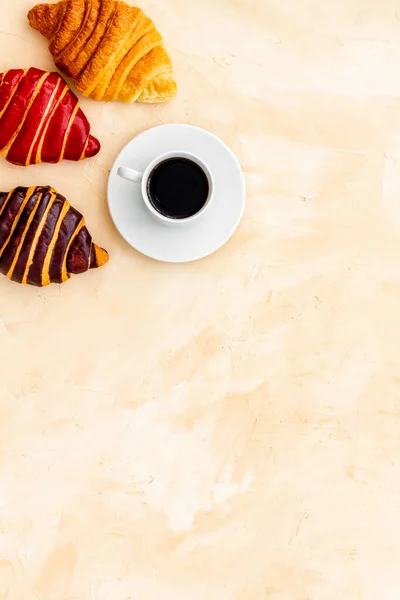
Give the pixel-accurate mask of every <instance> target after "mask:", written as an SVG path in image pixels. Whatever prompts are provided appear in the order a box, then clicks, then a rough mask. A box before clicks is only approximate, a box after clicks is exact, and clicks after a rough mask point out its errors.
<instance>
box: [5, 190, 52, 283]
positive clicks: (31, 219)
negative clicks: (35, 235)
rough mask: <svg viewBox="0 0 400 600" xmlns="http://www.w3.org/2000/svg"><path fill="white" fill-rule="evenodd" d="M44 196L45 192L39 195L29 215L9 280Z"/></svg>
mask: <svg viewBox="0 0 400 600" xmlns="http://www.w3.org/2000/svg"><path fill="white" fill-rule="evenodd" d="M42 196H43V192H42V193H41V194H38V198H37V201H36V204H35V207H34V209H33V210H32V212H31V214H30V215H29V219H28V221H27V223H26V227H25V231H24V233H23V234H22V237H21V241H20V243H19V246H18V248H17V251H16V253H15V256H14V260H13V261H12V264H11V267H10V269H9V271H8V273H7V277H8V278H9V279H12V276H13V275H14V269H15V265H16V264H17V262H18V259H19V255H20V254H21V250H22V247H23V245H24V242H25V238H26V235H27V233H28V231H29V228H30V226H31V224H32V221H33V219H34V218H35V214H36V211H37V209H38V208H39V205H40V202H41V200H42Z"/></svg>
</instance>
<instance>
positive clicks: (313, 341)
mask: <svg viewBox="0 0 400 600" xmlns="http://www.w3.org/2000/svg"><path fill="white" fill-rule="evenodd" d="M32 4H33V2H32V0H30V1H29V0H13V1H11V2H7V3H5V2H4V3H2V8H1V19H0V70H6V69H9V68H12V67H28V66H36V67H40V68H43V69H50V70H52V69H53V68H54V65H53V62H52V58H51V56H50V54H49V53H48V50H47V43H46V41H45V40H44V39H43V38H42V37H41V36H40V35H39V34H38V33H37V32H35V31H33V30H31V29H30V28H29V26H28V24H27V21H26V13H27V11H28V9H29V8H31V6H32ZM140 5H141V7H142V8H143V9H144V10H145V11H147V13H148V14H149V16H151V17H152V18H153V19H154V20H155V22H156V24H157V26H158V27H159V29H160V31H161V32H162V34H163V35H164V38H165V40H166V45H167V47H168V49H169V51H170V53H171V56H172V58H173V62H174V66H175V74H176V78H177V81H178V83H179V88H180V90H179V95H178V96H177V98H176V100H174V101H173V102H171V103H169V104H166V105H161V106H146V105H134V106H130V105H127V106H125V105H121V104H118V103H116V104H104V103H101V102H99V103H96V102H94V101H91V100H88V99H84V98H82V99H81V102H82V107H83V109H84V110H85V112H86V114H87V115H88V117H89V118H90V121H91V123H92V126H93V133H94V134H95V135H96V136H98V137H99V138H100V139H101V141H102V143H103V150H102V152H101V153H100V154H99V155H98V156H97V157H96V158H95V159H93V160H87V161H83V162H81V163H80V164H71V163H67V162H64V163H61V164H59V165H55V166H50V165H47V166H35V167H29V168H26V169H23V168H17V167H14V166H12V165H9V164H7V163H6V162H5V161H4V160H3V159H1V164H0V187H1V190H4V191H6V190H9V189H10V188H12V187H15V186H16V185H32V184H34V185H42V184H43V185H52V186H54V187H55V188H56V189H58V190H59V191H60V192H62V193H63V194H64V195H66V196H67V197H68V198H69V200H70V201H71V202H72V203H73V204H74V205H75V206H76V207H77V208H78V209H79V210H81V211H82V212H83V213H84V214H85V217H86V221H87V223H88V224H89V225H90V230H91V232H92V234H93V237H94V238H95V240H96V242H98V243H100V244H102V245H103V246H104V247H105V248H107V249H108V250H109V252H110V256H111V260H110V263H109V264H108V265H107V266H106V267H105V268H103V269H101V270H98V271H93V272H91V273H89V274H87V275H82V276H80V277H75V278H73V279H72V280H71V281H70V282H68V283H67V284H65V285H64V286H62V287H58V286H50V287H49V288H46V289H43V290H38V289H35V288H31V287H20V286H18V285H16V284H12V283H10V282H9V281H8V280H6V279H5V278H3V277H2V278H1V279H0V352H1V363H0V364H1V367H0V372H1V377H0V600H264V599H265V600H267V599H268V600H336V599H340V600H343V599H346V600H394V599H396V600H397V599H398V597H399V593H400V592H399V589H400V570H399V561H400V541H399V540H400V518H399V505H400V494H399V480H400V436H399V431H400V364H399V361H400V359H399V338H400V320H399V318H398V312H399V298H400V4H399V2H398V1H397V0H396V1H394V0H382V1H380V2H377V1H372V0H371V1H369V0H367V1H365V0H347V1H346V2H333V3H332V2H326V1H325V2H322V1H316V0H301V2H299V1H298V0H203V1H202V2H196V3H193V2H188V1H187V0H168V1H166V0H141V3H140ZM163 123H190V124H194V125H198V126H200V127H204V128H206V129H209V130H211V131H212V132H214V133H215V134H217V135H218V136H220V137H221V138H222V139H223V140H224V141H225V142H226V143H227V144H228V145H229V146H230V147H231V148H232V150H234V152H236V154H237V156H238V157H239V160H240V162H241V164H242V166H243V169H244V171H245V175H246V182H247V186H248V205H247V209H246V213H245V216H244V219H243V221H242V223H241V226H240V228H239V230H238V231H237V233H236V234H235V236H234V237H233V238H232V240H231V241H230V242H229V243H228V244H227V245H226V246H225V247H224V248H223V249H222V250H220V251H219V252H218V253H216V254H215V255H213V256H211V257H209V258H207V259H205V260H202V261H199V262H197V263H193V264H187V265H167V264H161V263H157V262H154V261H152V260H150V259H147V258H144V257H143V256H141V255H139V254H138V253H136V252H135V251H134V250H133V249H132V248H130V247H129V246H128V245H127V244H126V243H125V242H124V240H123V239H122V238H121V237H120V236H119V235H118V233H117V232H116V230H115V229H114V227H113V225H112V222H111V219H110V216H109V214H108V210H107V204H106V182H107V177H108V173H109V169H110V167H111V165H112V163H113V161H114V159H115V157H116V156H117V154H118V153H119V151H120V150H121V148H122V147H123V146H124V145H125V144H126V143H127V142H128V140H130V139H131V138H132V137H133V136H135V135H136V134H138V133H139V132H142V131H144V130H145V129H147V128H148V127H152V126H156V125H159V124H163Z"/></svg>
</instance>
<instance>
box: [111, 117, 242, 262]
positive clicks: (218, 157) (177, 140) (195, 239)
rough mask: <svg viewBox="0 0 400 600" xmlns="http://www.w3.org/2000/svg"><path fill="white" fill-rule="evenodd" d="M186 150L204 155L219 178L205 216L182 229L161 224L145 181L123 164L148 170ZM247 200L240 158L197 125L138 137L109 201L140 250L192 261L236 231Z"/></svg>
mask: <svg viewBox="0 0 400 600" xmlns="http://www.w3.org/2000/svg"><path fill="white" fill-rule="evenodd" d="M171 151H181V152H182V151H185V152H190V153H192V154H195V155H196V156H198V157H199V158H200V159H201V160H202V161H203V162H204V163H205V164H206V165H207V166H208V168H209V169H210V171H211V173H212V175H213V177H214V186H215V197H214V200H213V202H212V204H211V205H210V207H209V209H208V210H207V211H206V212H205V214H204V216H203V217H201V218H199V220H198V221H195V222H194V223H192V224H188V225H185V226H183V225H182V226H179V227H170V226H166V225H164V224H163V223H159V222H158V221H157V220H156V219H155V218H154V217H152V216H151V214H150V213H149V212H148V211H147V209H146V207H145V204H144V202H143V200H142V196H141V191H140V185H137V184H134V183H130V182H129V181H126V180H124V179H122V178H121V177H119V176H118V175H117V171H118V168H119V167H122V166H125V167H131V168H132V169H135V170H137V171H141V172H143V171H144V170H145V169H146V167H147V165H148V164H149V163H150V162H151V161H152V160H154V159H155V158H157V156H159V155H160V154H163V153H165V152H171ZM245 204H246V185H245V180H244V176H243V172H242V169H241V167H240V164H239V161H238V160H237V158H236V156H235V155H234V154H233V152H232V151H231V150H230V149H229V148H228V146H226V145H225V144H224V143H223V142H222V141H221V140H220V139H219V138H217V137H216V136H215V135H213V134H212V133H209V132H208V131H205V130H204V129H200V128H198V127H192V126H191V125H162V126H161V127H155V128H154V129H149V130H148V131H145V132H144V133H142V134H140V135H138V136H137V137H136V138H134V139H133V140H132V141H131V142H129V144H128V145H127V146H125V148H124V149H123V150H122V152H121V153H120V155H119V156H118V158H117V160H116V161H115V163H114V166H113V168H112V170H111V173H110V179H109V182H108V205H109V208H110V213H111V217H112V219H113V221H114V224H115V226H116V228H117V229H118V231H119V232H120V234H121V235H122V237H123V238H124V239H125V240H126V241H127V242H128V244H130V245H131V246H133V247H134V248H135V249H136V250H138V251H139V252H141V253H142V254H145V255H146V256H149V257H150V258H154V259H155V260H161V261H164V262H173V263H177V262H189V261H192V260H197V259H199V258H203V257H205V256H208V255H209V254H212V253H213V252H215V251H216V250H218V248H220V247H221V246H223V245H224V244H225V243H226V242H227V241H228V240H229V238H230V237H231V236H232V235H233V234H234V232H235V230H236V228H237V226H238V225H239V223H240V220H241V218H242V215H243V211H244V208H245Z"/></svg>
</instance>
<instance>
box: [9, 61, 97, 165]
mask: <svg viewBox="0 0 400 600" xmlns="http://www.w3.org/2000/svg"><path fill="white" fill-rule="evenodd" d="M99 150H100V142H99V141H98V140H97V139H96V138H95V137H93V136H92V135H90V125H89V121H88V120H87V118H86V117H85V115H84V114H83V112H82V110H81V109H80V108H79V102H78V98H77V97H76V96H75V94H73V93H72V92H71V90H70V89H69V87H68V86H67V84H66V83H65V81H64V80H63V79H62V77H60V75H59V74H58V73H47V72H45V71H41V70H40V69H33V68H32V69H26V70H23V69H14V70H11V71H6V72H5V73H1V74H0V154H2V155H3V156H4V157H5V158H6V159H7V160H8V161H9V162H11V163H13V164H15V165H23V166H27V165H34V164H37V163H40V162H49V163H57V162H59V161H60V160H62V159H63V158H65V159H67V160H81V159H83V158H89V157H91V156H95V155H96V154H97V153H98V152H99Z"/></svg>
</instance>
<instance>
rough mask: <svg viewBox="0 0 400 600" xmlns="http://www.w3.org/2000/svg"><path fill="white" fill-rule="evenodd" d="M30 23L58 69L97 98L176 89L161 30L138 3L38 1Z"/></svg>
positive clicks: (168, 93) (145, 96)
mask: <svg viewBox="0 0 400 600" xmlns="http://www.w3.org/2000/svg"><path fill="white" fill-rule="evenodd" d="M28 18H29V22H30V24H31V26H32V27H33V28H34V29H37V30H38V31H40V33H42V34H43V35H44V36H45V37H46V38H48V39H49V40H51V44H50V52H51V53H52V55H53V57H54V60H55V63H56V65H57V67H58V68H59V69H61V70H62V71H64V73H66V74H67V75H68V76H69V77H71V78H72V79H74V80H75V81H76V85H77V88H78V90H79V91H80V92H81V94H83V95H84V96H89V97H90V98H93V99H95V100H107V101H113V100H121V101H123V102H134V101H136V100H138V101H139V102H165V101H166V100H170V99H171V98H173V97H174V96H175V94H176V83H175V81H174V79H173V76H172V64H171V60H170V58H169V56H168V54H167V52H166V50H165V48H164V46H163V41H162V37H161V35H160V34H159V33H158V31H157V30H156V28H155V25H154V23H153V21H151V19H149V18H148V17H147V16H146V15H145V14H144V13H143V11H142V10H140V8H137V7H134V6H129V5H128V4H126V3H125V2H119V1H118V2H115V1H114V0H63V1H62V2H58V4H39V5H38V6H35V7H34V8H33V9H32V10H31V11H30V12H29V15H28Z"/></svg>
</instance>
